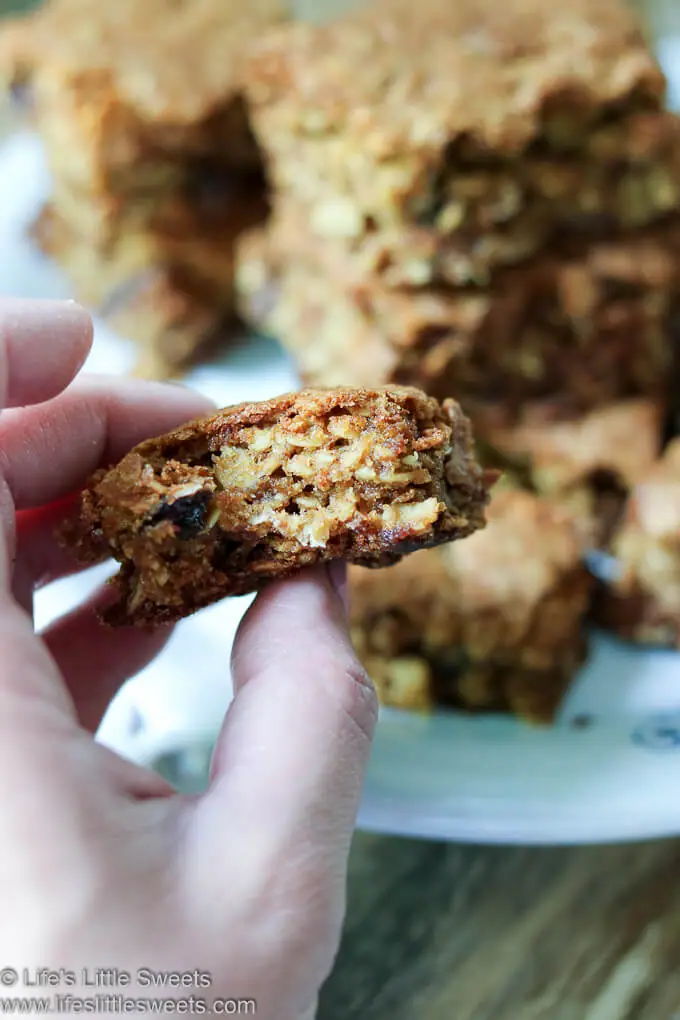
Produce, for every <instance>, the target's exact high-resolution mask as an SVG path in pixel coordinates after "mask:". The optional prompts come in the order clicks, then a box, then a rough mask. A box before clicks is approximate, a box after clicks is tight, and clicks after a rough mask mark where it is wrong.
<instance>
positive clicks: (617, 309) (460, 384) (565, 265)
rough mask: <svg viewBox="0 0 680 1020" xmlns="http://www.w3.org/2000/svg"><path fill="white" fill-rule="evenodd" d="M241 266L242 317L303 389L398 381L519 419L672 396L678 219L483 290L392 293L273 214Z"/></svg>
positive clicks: (558, 257)
mask: <svg viewBox="0 0 680 1020" xmlns="http://www.w3.org/2000/svg"><path fill="white" fill-rule="evenodd" d="M284 228H285V229H284ZM238 260H239V265H238V268H237V288H238V290H239V291H240V302H241V310H242V313H243V314H244V315H245V316H246V317H247V318H249V320H250V321H251V322H254V324H255V325H256V326H259V328H261V329H264V330H265V331H267V332H269V333H271V334H272V335H273V336H275V337H277V338H278V339H279V340H281V341H282V343H283V344H284V346H286V347H287V348H288V350H289V351H290V352H291V354H292V355H293V357H294V358H295V359H296V361H297V364H298V368H299V371H300V373H301V375H302V377H303V379H304V380H305V382H307V383H309V384H312V385H329V386H331V385H342V384H352V385H373V384H376V383H389V382H398V383H400V384H408V385H414V386H418V387H420V388H422V389H424V390H425V391H426V392H428V393H432V394H434V395H436V396H440V397H443V396H447V395H450V394H453V395H454V396H455V397H456V399H458V400H460V401H461V402H462V403H463V406H465V407H467V404H468V402H470V401H473V400H474V401H482V402H500V401H503V402H504V403H505V404H506V405H507V406H508V407H510V408H513V407H514V408H515V410H516V411H518V412H519V411H520V410H521V408H522V407H523V406H524V404H525V403H526V401H527V400H532V401H533V400H537V399H541V398H545V397H549V398H550V399H551V400H556V399H560V400H561V401H562V403H563V405H564V412H563V413H564V414H575V413H580V412H582V411H586V410H589V409H591V408H593V407H597V406H599V405H600V404H602V403H609V402H612V401H617V400H619V399H623V398H626V397H631V396H640V395H649V396H658V395H659V394H664V393H665V391H666V388H667V386H668V377H669V371H670V368H671V363H672V357H673V354H672V345H671V342H670V340H671V333H672V331H673V329H674V324H675V319H676V316H677V313H678V310H679V309H680V218H678V217H672V218H670V219H669V220H668V221H667V222H665V223H664V224H660V225H658V226H655V227H650V228H647V229H646V230H644V231H640V232H637V233H634V234H630V235H627V236H626V237H625V238H621V239H618V240H612V241H600V242H598V243H594V244H592V245H585V246H577V247H576V248H575V250H573V251H564V250H562V251H554V250H553V251H550V252H545V253H542V254H540V255H537V256H535V257H534V258H533V259H531V260H530V261H528V262H526V263H525V264H523V265H522V266H517V267H513V268H510V269H505V270H504V271H502V272H498V273H497V274H496V276H495V278H494V281H493V283H492V284H491V286H490V287H488V288H486V289H481V288H475V287H469V288H453V287H451V288H438V289H434V288H417V289H404V288H401V289H394V288H390V287H387V286H385V285H384V284H383V283H382V282H381V281H380V279H378V278H377V277H376V276H375V275H373V276H371V275H370V274H367V273H366V272H365V269H364V267H363V266H361V267H358V266H357V265H356V264H355V263H354V261H353V260H352V258H351V257H348V256H347V255H346V254H345V253H344V252H343V251H342V249H340V248H338V246H337V245H332V244H329V243H325V244H322V243H320V242H317V243H316V244H314V245H310V243H309V239H308V237H307V236H306V235H305V233H304V227H303V226H300V227H298V229H292V228H287V227H286V225H285V224H283V223H281V221H280V220H279V218H278V216H277V217H276V218H275V219H274V221H273V223H272V226H271V227H270V228H269V229H268V230H267V231H266V232H265V233H264V234H259V235H258V233H256V232H255V233H250V234H244V235H243V237H242V239H241V242H240V243H239V245H238ZM258 317H259V320H258Z"/></svg>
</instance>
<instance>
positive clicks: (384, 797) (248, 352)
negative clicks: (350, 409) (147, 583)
mask: <svg viewBox="0 0 680 1020" xmlns="http://www.w3.org/2000/svg"><path fill="white" fill-rule="evenodd" d="M665 47H666V48H665V56H666V58H667V63H668V62H669V61H672V60H674V59H675V58H676V55H677V40H675V41H674V40H667V41H666V44H665ZM0 179H1V180H2V182H3V186H2V196H1V197H0V294H1V295H18V296H34V297H38V296H43V297H64V296H68V293H69V292H68V286H67V284H66V283H65V281H64V280H63V278H62V277H61V275H60V274H59V273H58V272H57V271H56V270H55V268H54V267H53V266H52V265H50V263H49V262H47V261H46V260H45V259H44V258H42V257H41V256H40V254H39V253H38V252H36V251H35V250H34V249H33V248H32V247H31V245H30V244H29V243H28V241H27V240H26V237H25V228H26V224H27V223H28V222H29V220H30V219H31V217H32V216H33V215H34V214H35V212H36V210H37V208H38V206H39V203H40V201H41V198H42V197H43V196H44V195H45V194H46V193H47V190H48V184H49V182H48V180H47V175H46V172H45V169H44V166H43V163H42V156H41V150H40V146H39V144H38V142H37V140H36V139H35V138H34V137H33V136H32V135H30V134H27V133H20V134H17V135H14V136H13V137H11V138H10V139H9V140H8V141H7V142H6V144H5V146H4V148H2V149H1V150H0ZM95 337H96V339H95V346H94V350H93V354H92V356H91V359H90V363H89V366H88V367H89V368H91V369H93V370H96V371H103V372H113V373H119V372H123V371H126V370H127V369H128V368H129V366H130V364H131V360H132V352H131V349H130V345H129V344H127V343H126V342H125V341H123V340H121V339H120V338H117V337H115V336H113V335H112V334H111V333H110V331H108V330H107V329H106V328H105V327H104V326H103V325H102V324H101V323H96V324H95ZM190 381H191V383H192V384H193V385H195V386H196V387H197V388H198V389H201V390H202V391H204V392H205V393H207V394H208V395H209V396H211V397H212V398H213V399H214V400H216V401H217V402H218V403H221V404H226V403H230V402H233V401H236V400H243V399H258V398H263V397H266V396H270V395H273V394H275V393H279V392H282V391H283V390H285V389H287V388H290V387H294V386H295V384H296V380H295V376H294V373H293V370H292V367H291V365H290V363H289V362H288V361H287V360H286V358H285V357H284V356H283V355H282V354H281V352H280V351H279V350H278V349H277V348H276V347H275V346H274V345H272V344H268V343H266V342H264V341H255V340H254V341H252V342H249V343H248V344H244V345H243V346H242V347H240V348H239V349H237V350H234V351H233V352H232V353H231V354H229V355H228V356H227V357H225V358H224V359H223V360H222V361H221V362H220V363H219V364H217V363H216V364H214V365H212V366H210V367H206V368H202V369H200V370H198V371H196V372H194V373H192V375H191V377H190ZM104 574H105V571H102V570H101V569H97V570H94V571H90V572H89V573H88V574H87V575H81V576H80V577H76V578H71V579H69V580H67V581H63V582H60V583H59V584H56V585H53V586H51V587H50V588H49V589H47V590H46V591H45V592H44V593H41V595H40V596H39V599H38V606H37V610H38V617H39V623H40V624H44V623H45V622H46V621H48V620H49V619H52V618H54V617H55V616H56V615H58V614H60V613H62V612H64V611H65V610H67V609H69V608H70V607H71V606H72V605H73V604H74V603H76V602H77V601H79V600H80V599H82V597H83V595H84V594H86V593H87V592H88V591H89V590H90V588H91V586H92V585H93V584H95V583H97V582H98V581H99V580H101V578H102V577H103V576H104ZM247 604H248V600H247V599H238V600H232V601H229V602H225V603H222V604H220V605H218V606H215V607H212V608H210V609H208V610H205V611H203V612H202V613H199V614H197V615H196V616H195V617H193V618H192V619H190V620H187V621H185V622H184V623H183V624H182V625H181V626H180V627H178V628H177V631H176V634H175V636H174V638H173V640H172V642H171V644H170V646H169V647H168V648H167V649H166V650H165V651H164V652H163V654H162V655H161V656H159V658H158V659H157V660H156V662H155V663H154V664H153V665H152V666H150V667H149V668H147V669H146V670H144V671H143V672H142V673H141V674H139V676H137V677H136V678H135V679H134V680H132V681H130V682H129V683H128V684H127V685H126V686H125V687H124V688H123V690H122V691H121V693H120V695H119V696H118V698H117V699H116V700H115V702H114V704H113V705H112V707H111V709H110V711H109V713H108V715H107V717H106V719H105V721H104V724H103V725H102V730H101V733H100V739H102V740H103V741H104V742H106V743H108V744H109V745H110V746H113V747H115V748H117V749H118V750H119V751H120V752H121V753H123V754H126V755H128V756H129V757H131V758H133V759H135V760H137V761H140V762H144V763H156V764H158V763H159V762H160V763H163V764H164V766H165V769H166V771H167V772H168V773H171V774H172V775H173V776H175V777H176V778H177V780H178V782H180V783H181V784H182V785H184V786H186V787H190V786H194V787H195V786H197V785H198V786H200V784H201V782H202V781H203V778H204V775H205V771H206V768H207V763H208V760H209V751H210V746H211V744H212V741H213V740H214V737H215V734H216V731H217V729H218V727H219V723H220V720H221V718H222V717H223V715H224V712H225V710H226V708H227V706H228V703H229V700H230V697H231V685H230V678H229V652H230V645H231V641H232V637H233V633H234V630H235V627H236V626H237V625H238V621H239V619H240V616H241V614H242V612H243V610H244V608H245V606H246V605H247ZM301 627H302V625H301ZM301 639H302V640H304V633H303V634H302V635H301ZM216 663H219V664H220V665H219V666H216ZM585 723H587V725H584V724H585ZM360 825H361V826H363V827H364V828H366V829H372V830H376V831H381V832H388V833H398V834H403V835H408V836H424V837H432V838H441V839H456V840H471V841H479V842H505V843H572V842H602V841H616V840H627V839H637V838H647V837H654V836H662V835H671V834H673V835H675V834H678V833H680V655H678V654H676V653H665V652H650V651H645V650H640V649H633V648H627V647H625V646H623V645H620V644H618V643H616V642H614V641H610V640H608V639H606V638H601V637H597V638H596V639H595V641H594V648H593V654H592V656H591V658H590V661H589V663H588V665H587V667H586V668H585V669H584V670H583V671H582V673H581V675H580V677H579V679H578V682H577V683H576V685H575V686H574V689H573V690H572V692H571V694H570V696H569V698H568V700H567V702H566V704H565V705H564V707H563V710H562V713H561V716H560V719H559V720H558V723H557V725H556V726H555V727H553V728H551V729H548V730H536V729H531V728H529V727H526V726H524V725H522V724H520V723H517V722H515V721H514V720H511V719H504V718H496V717H486V718H476V719H475V718H467V717H462V716H458V715H456V714H455V713H446V712H441V713H437V714H435V715H433V716H432V717H427V718H424V717H418V716H411V715H408V714H404V713H399V712H396V711H389V710H386V711H384V712H383V713H382V715H381V721H380V724H379V727H378V734H377V738H376V743H375V750H374V753H373V759H372V763H371V768H370V772H369V776H368V782H367V785H366V791H365V796H364V800H363V804H362V808H361V815H360Z"/></svg>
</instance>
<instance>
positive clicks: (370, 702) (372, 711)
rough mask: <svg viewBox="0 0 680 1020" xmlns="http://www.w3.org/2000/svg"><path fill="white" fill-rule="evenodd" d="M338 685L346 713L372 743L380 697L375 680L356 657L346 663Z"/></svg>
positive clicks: (354, 725)
mask: <svg viewBox="0 0 680 1020" xmlns="http://www.w3.org/2000/svg"><path fill="white" fill-rule="evenodd" d="M336 686H337V691H338V694H337V697H338V698H339V699H340V703H341V707H342V709H343V712H344V714H345V715H346V716H347V718H348V719H349V721H350V723H351V725H352V727H353V729H354V730H355V731H357V732H358V733H359V734H360V736H361V739H362V740H365V741H366V742H367V743H370V742H371V741H372V739H373V733H374V731H375V725H376V722H377V720H378V697H377V694H376V691H375V687H374V685H373V681H372V680H371V679H370V677H369V675H368V673H367V672H366V670H365V669H364V668H363V666H362V665H361V664H360V663H359V662H358V661H357V660H356V659H355V660H354V661H351V662H348V663H347V664H346V665H345V667H344V669H343V671H342V675H341V677H340V679H339V682H338V683H337V685H336Z"/></svg>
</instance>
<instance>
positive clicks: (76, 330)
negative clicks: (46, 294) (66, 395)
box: [0, 299, 93, 407]
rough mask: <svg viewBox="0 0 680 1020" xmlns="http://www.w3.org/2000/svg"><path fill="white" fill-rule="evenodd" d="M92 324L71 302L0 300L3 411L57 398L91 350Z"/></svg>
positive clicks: (86, 315)
mask: <svg viewBox="0 0 680 1020" xmlns="http://www.w3.org/2000/svg"><path fill="white" fill-rule="evenodd" d="M92 335H93V332H92V320H91V318H90V316H89V315H88V313H87V312H86V311H85V309H84V308H82V307H81V306H80V305H79V304H77V303H76V302H75V301H45V300H37V301H34V300H20V299H5V300H2V301H0V359H1V362H2V364H1V366H0V376H1V377H2V383H3V392H2V394H0V399H3V400H4V405H3V406H5V407H20V406H22V405H26V404H37V403H42V402H43V401H45V400H49V399H50V398H51V397H54V396H56V395H57V394H58V393H61V391H62V390H64V389H65V388H66V387H67V386H68V384H69V383H70V382H71V381H72V380H73V379H74V377H75V376H76V375H77V373H78V372H79V371H80V369H81V368H82V366H83V364H84V363H85V360H86V358H87V356H88V354H89V352H90V348H91V346H92Z"/></svg>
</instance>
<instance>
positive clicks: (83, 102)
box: [0, 0, 285, 376]
mask: <svg viewBox="0 0 680 1020" xmlns="http://www.w3.org/2000/svg"><path fill="white" fill-rule="evenodd" d="M284 16H285V13H284V10H283V7H282V5H280V4H279V3H278V0H252V2H250V3H248V4H247V5H243V4H240V3H238V2H237V0H223V2H222V3H217V4H215V3H214V2H213V0H144V3H138V2H137V0H116V2H115V3H100V2H99V0H47V3H46V4H45V5H44V6H43V7H41V9H40V10H39V11H36V12H34V13H32V14H30V15H28V16H27V17H25V18H24V19H19V20H15V21H14V22H13V23H12V24H11V25H9V26H6V27H5V28H4V30H3V29H2V28H0V76H4V78H5V80H6V81H7V82H8V83H9V84H10V85H19V86H21V87H26V88H28V89H30V92H31V95H32V113H31V117H32V120H33V121H34V124H35V127H36V128H37V130H38V132H39V133H40V135H41V137H42V141H43V143H44V148H45V150H46V156H47V162H48V165H49V169H50V171H51V178H52V193H51V196H50V203H49V207H48V209H47V211H46V212H45V213H44V214H43V216H42V217H41V219H40V221H39V223H38V224H37V225H36V228H35V236H36V237H37V238H38V240H39V243H40V244H41V247H42V248H43V250H45V251H47V252H48V253H49V254H50V255H51V256H52V257H54V258H56V260H57V261H58V262H59V264H60V265H62V266H63V267H64V268H65V269H66V271H67V274H68V275H69V276H70V277H71V279H72V281H73V283H74V285H75V290H76V296H77V297H78V298H80V299H81V300H83V301H85V302H86V303H89V304H93V305H95V306H96V309H97V310H98V311H101V306H102V304H105V305H106V306H107V307H108V306H109V305H110V304H112V303H113V304H114V305H115V306H116V308H118V306H119V304H120V302H119V301H118V298H117V294H118V291H119V289H120V288H121V287H122V288H124V289H125V288H127V286H128V285H129V284H130V283H131V282H132V283H133V284H134V282H135V281H134V280H132V281H131V280H130V277H131V276H132V277H134V275H135V274H136V273H137V272H139V273H142V274H152V275H155V276H156V277H160V278H162V280H163V283H162V285H161V293H160V300H159V303H157V304H156V305H152V303H151V298H150V297H147V298H146V299H145V303H144V305H143V307H142V310H141V312H140V317H139V322H136V321H135V320H134V319H133V317H132V316H131V314H129V308H126V309H124V310H123V314H124V315H125V317H126V319H127V322H126V332H127V334H128V336H130V337H131V338H133V339H136V338H137V335H138V333H139V334H140V335H141V337H142V339H141V341H140V343H141V345H142V355H143V360H144V362H145V363H146V364H147V365H154V366H158V372H159V374H161V375H163V376H166V375H169V374H173V373H175V372H177V371H178V370H181V369H182V368H184V367H186V366H187V365H189V364H191V363H192V362H193V360H194V354H195V357H196V358H198V357H200V356H201V355H202V353H203V352H204V351H205V349H206V341H205V335H206V326H205V323H206V321H207V322H208V323H209V327H208V333H209V334H210V335H211V336H215V335H218V333H219V335H222V336H223V337H224V336H226V335H227V334H225V333H224V332H221V333H220V331H219V330H218V331H217V333H216V332H215V330H214V329H213V324H214V323H221V322H222V321H223V320H233V319H234V295H233V273H234V244H235V241H236V238H237V237H238V236H239V234H240V233H241V232H242V231H243V230H245V229H247V228H249V227H251V226H253V225H254V224H256V223H259V222H262V221H263V220H264V219H265V218H266V215H267V212H268V205H267V199H266V184H265V180H264V167H263V164H262V158H261V155H260V152H259V149H258V147H257V145H256V143H255V140H254V138H253V135H252V132H251V129H250V125H249V121H248V117H247V113H246V109H245V105H244V101H243V94H242V87H241V84H240V77H241V67H242V63H243V57H244V53H245V50H246V48H247V44H248V42H249V40H251V39H254V38H258V37H259V36H260V35H261V33H262V31H263V30H264V29H265V27H266V26H268V25H271V24H273V23H276V22H277V21H279V20H282V19H283V18H284ZM178 280H179V281H187V285H186V287H184V285H183V283H182V284H178V283H177V281H178ZM150 293H153V291H152V292H150ZM168 301H169V304H170V305H171V306H172V308H173V309H176V307H177V306H178V304H179V305H183V306H184V307H185V309H188V308H190V309H191V312H190V314H189V315H187V314H185V312H183V313H182V316H181V318H182V319H183V325H182V328H181V337H180V336H179V334H178V331H177V329H176V326H175V324H176V322H177V318H178V316H177V314H176V311H175V310H173V311H171V312H170V314H168V310H167V305H168ZM189 320H191V321H192V322H193V323H197V325H196V326H193V325H192V326H190V325H189ZM171 323H172V325H171ZM153 334H157V337H158V340H157V342H156V341H155V340H154V339H153ZM167 352H171V353H172V357H168V356H167ZM149 355H151V357H149ZM179 355H181V356H179ZM154 370H155V369H154Z"/></svg>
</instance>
